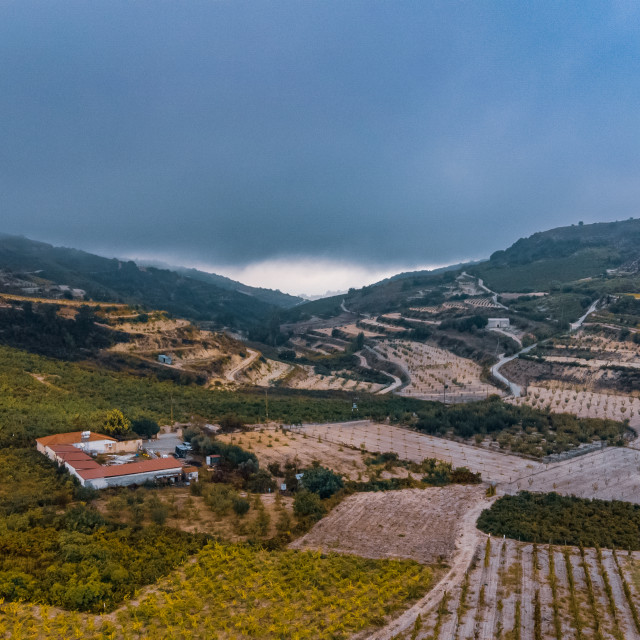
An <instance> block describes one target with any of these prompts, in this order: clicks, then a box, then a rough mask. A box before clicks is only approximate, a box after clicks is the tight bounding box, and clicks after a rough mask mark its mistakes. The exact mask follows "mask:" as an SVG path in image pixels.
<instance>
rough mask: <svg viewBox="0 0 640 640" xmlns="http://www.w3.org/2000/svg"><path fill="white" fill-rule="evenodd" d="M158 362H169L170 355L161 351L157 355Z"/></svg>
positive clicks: (170, 361) (170, 360)
mask: <svg viewBox="0 0 640 640" xmlns="http://www.w3.org/2000/svg"><path fill="white" fill-rule="evenodd" d="M158 362H161V363H162V364H171V363H172V362H173V360H172V359H171V356H167V355H165V354H164V353H161V354H160V355H159V356H158Z"/></svg>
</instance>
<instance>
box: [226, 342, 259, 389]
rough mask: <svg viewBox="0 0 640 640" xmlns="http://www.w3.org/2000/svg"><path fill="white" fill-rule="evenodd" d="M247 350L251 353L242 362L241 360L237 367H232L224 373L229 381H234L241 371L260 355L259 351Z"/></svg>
mask: <svg viewBox="0 0 640 640" xmlns="http://www.w3.org/2000/svg"><path fill="white" fill-rule="evenodd" d="M247 352H248V353H249V355H248V356H247V357H246V358H245V359H244V360H243V361H242V362H240V363H239V364H237V365H236V366H235V367H233V369H230V370H229V371H227V372H226V373H225V374H224V375H225V378H226V379H227V380H228V381H229V382H233V381H234V380H235V379H236V376H237V375H238V374H239V373H240V372H241V371H244V370H245V369H246V368H247V367H249V366H251V364H252V363H253V361H254V360H256V358H257V357H258V356H259V355H260V352H259V351H254V350H253V349H247Z"/></svg>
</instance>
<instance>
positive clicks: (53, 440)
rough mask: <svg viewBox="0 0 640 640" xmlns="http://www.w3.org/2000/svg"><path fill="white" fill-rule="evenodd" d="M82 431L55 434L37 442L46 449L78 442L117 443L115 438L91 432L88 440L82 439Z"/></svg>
mask: <svg viewBox="0 0 640 640" xmlns="http://www.w3.org/2000/svg"><path fill="white" fill-rule="evenodd" d="M82 433H83V432H82V431H69V432H68V433H54V434H53V435H52V436H44V438H38V439H37V440H36V442H39V443H40V444H41V445H43V446H45V447H50V446H51V445H56V444H75V443H78V442H95V441H96V440H111V442H117V440H116V439H115V438H112V437H111V436H105V435H103V434H102V433H94V432H93V431H90V432H89V438H88V440H87V439H85V440H83V439H82Z"/></svg>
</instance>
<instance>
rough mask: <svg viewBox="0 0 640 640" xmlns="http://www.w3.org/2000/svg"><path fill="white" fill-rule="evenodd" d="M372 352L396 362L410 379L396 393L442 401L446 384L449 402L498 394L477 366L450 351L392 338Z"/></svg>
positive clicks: (497, 390)
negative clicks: (408, 382) (483, 379)
mask: <svg viewBox="0 0 640 640" xmlns="http://www.w3.org/2000/svg"><path fill="white" fill-rule="evenodd" d="M375 351H376V353H378V355H380V357H381V358H383V359H384V360H389V361H390V362H394V363H395V364H398V365H399V366H400V367H402V368H403V369H404V370H405V371H406V372H407V373H408V375H409V377H410V378H411V382H410V384H409V385H407V386H406V387H404V388H403V389H402V390H401V391H400V392H398V393H399V395H404V396H411V397H413V398H421V399H423V400H439V401H442V400H443V398H444V393H443V391H444V385H447V386H448V388H447V389H446V399H447V401H448V402H467V401H471V400H481V399H483V398H486V397H487V396H488V395H489V394H493V393H500V390H499V389H497V388H496V387H494V386H492V385H489V384H487V383H486V382H483V381H482V380H481V378H480V376H481V374H482V369H481V368H480V366H479V365H477V364H476V363H475V362H473V361H472V360H467V359H466V358H460V357H459V356H456V355H455V354H453V353H451V352H450V351H445V350H444V349H439V348H438V347H433V346H431V345H427V344H423V343H421V342H411V341H409V340H391V341H389V342H385V343H382V344H379V345H376V347H375Z"/></svg>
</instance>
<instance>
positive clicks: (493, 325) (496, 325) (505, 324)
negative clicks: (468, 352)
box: [487, 318, 511, 329]
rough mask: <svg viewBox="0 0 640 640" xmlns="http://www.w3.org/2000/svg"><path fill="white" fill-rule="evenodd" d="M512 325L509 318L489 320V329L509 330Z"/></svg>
mask: <svg viewBox="0 0 640 640" xmlns="http://www.w3.org/2000/svg"><path fill="white" fill-rule="evenodd" d="M510 325H511V323H510V322H509V318H489V319H488V320H487V329H508V328H509V326H510Z"/></svg>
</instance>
